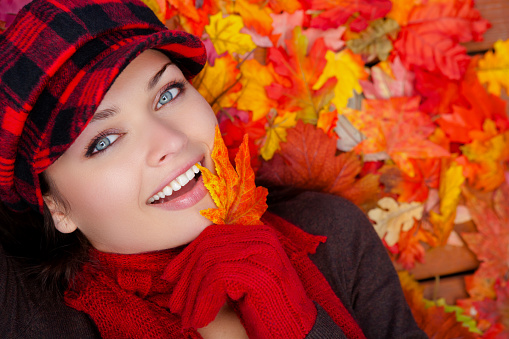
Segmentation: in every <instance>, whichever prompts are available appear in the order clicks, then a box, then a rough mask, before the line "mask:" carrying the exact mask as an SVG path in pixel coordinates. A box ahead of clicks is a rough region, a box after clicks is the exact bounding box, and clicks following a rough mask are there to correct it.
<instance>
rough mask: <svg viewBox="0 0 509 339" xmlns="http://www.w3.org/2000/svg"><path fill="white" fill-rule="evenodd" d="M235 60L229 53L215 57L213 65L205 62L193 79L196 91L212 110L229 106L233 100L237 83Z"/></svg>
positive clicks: (237, 87)
mask: <svg viewBox="0 0 509 339" xmlns="http://www.w3.org/2000/svg"><path fill="white" fill-rule="evenodd" d="M239 73H240V71H239V70H238V68H237V62H236V61H235V60H234V59H233V57H232V56H231V55H230V54H226V55H225V56H223V57H221V58H217V59H216V61H215V64H214V66H210V64H208V63H207V64H206V65H205V68H204V69H203V71H201V73H200V74H198V75H197V76H196V78H194V80H193V85H194V87H196V89H197V90H198V92H200V94H201V95H203V97H204V98H205V100H207V102H208V103H209V104H210V105H211V106H212V108H213V109H214V112H218V111H219V110H220V109H221V108H223V107H231V106H232V105H233V104H234V102H235V96H236V95H235V92H237V91H238V90H239V89H240V87H241V84H240V83H239V79H238V78H239Z"/></svg>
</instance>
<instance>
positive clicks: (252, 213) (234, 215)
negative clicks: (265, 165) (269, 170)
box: [199, 126, 268, 225]
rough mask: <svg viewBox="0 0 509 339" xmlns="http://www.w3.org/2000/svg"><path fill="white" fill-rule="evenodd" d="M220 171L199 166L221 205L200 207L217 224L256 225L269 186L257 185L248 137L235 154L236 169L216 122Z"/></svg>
mask: <svg viewBox="0 0 509 339" xmlns="http://www.w3.org/2000/svg"><path fill="white" fill-rule="evenodd" d="M212 159H213V160H214V164H215V169H216V173H217V175H215V174H213V173H212V172H210V171H209V170H208V169H207V168H205V167H201V166H199V168H200V170H201V172H202V175H203V182H204V184H205V187H206V188H207V189H208V190H209V192H210V195H211V196H212V199H213V200H214V202H215V203H216V205H217V207H218V208H209V209H207V210H203V211H200V213H201V215H203V216H204V217H206V218H207V219H209V220H210V221H212V222H213V223H214V224H242V225H255V224H257V223H259V222H260V218H261V216H262V215H263V213H264V212H265V210H266V209H267V203H266V198H267V193H268V191H267V189H266V188H264V187H256V185H255V182H254V178H255V177H254V172H253V169H252V168H251V166H250V156H249V147H248V137H247V135H246V136H244V141H243V142H242V145H241V146H240V147H239V152H238V153H237V156H236V157H235V167H236V168H235V169H234V168H233V166H232V164H231V162H230V159H229V157H228V150H227V149H226V146H225V144H224V142H223V138H222V137H221V132H220V131H219V128H218V127H217V126H216V134H215V138H214V149H213V151H212Z"/></svg>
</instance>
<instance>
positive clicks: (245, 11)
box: [227, 0, 272, 36]
mask: <svg viewBox="0 0 509 339" xmlns="http://www.w3.org/2000/svg"><path fill="white" fill-rule="evenodd" d="M227 11H228V13H238V14H239V15H240V16H241V17H242V18H243V20H244V24H245V25H246V27H248V28H254V29H255V30H256V32H257V33H259V34H261V35H264V36H269V35H270V34H271V33H272V18H271V16H270V15H271V14H272V10H271V9H270V8H269V7H268V6H265V5H263V3H261V2H251V1H249V0H235V1H230V2H228V7H227Z"/></svg>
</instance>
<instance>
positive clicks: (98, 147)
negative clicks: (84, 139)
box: [85, 134, 120, 157]
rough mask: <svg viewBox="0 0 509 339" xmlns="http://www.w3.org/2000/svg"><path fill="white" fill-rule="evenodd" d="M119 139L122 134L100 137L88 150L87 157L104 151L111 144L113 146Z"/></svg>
mask: <svg viewBox="0 0 509 339" xmlns="http://www.w3.org/2000/svg"><path fill="white" fill-rule="evenodd" d="M118 137H120V134H108V135H99V136H98V137H97V138H96V139H94V140H93V141H92V143H91V144H90V146H89V147H88V148H87V153H86V154H85V155H86V156H87V157H89V156H92V155H94V154H96V153H99V152H102V151H104V150H105V149H106V148H108V147H109V146H110V145H111V144H113V143H114V142H115V141H116V140H117V139H118Z"/></svg>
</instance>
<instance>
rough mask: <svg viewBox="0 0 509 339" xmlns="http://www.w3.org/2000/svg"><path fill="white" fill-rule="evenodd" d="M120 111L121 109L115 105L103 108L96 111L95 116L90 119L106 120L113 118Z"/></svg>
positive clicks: (92, 120) (93, 120)
mask: <svg viewBox="0 0 509 339" xmlns="http://www.w3.org/2000/svg"><path fill="white" fill-rule="evenodd" d="M118 111H119V109H118V108H117V107H115V106H113V107H112V108H105V109H103V110H100V111H98V112H95V113H94V116H93V117H92V119H91V120H90V123H93V122H95V121H99V120H106V119H108V118H111V117H113V116H114V115H115V114H117V113H118Z"/></svg>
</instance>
